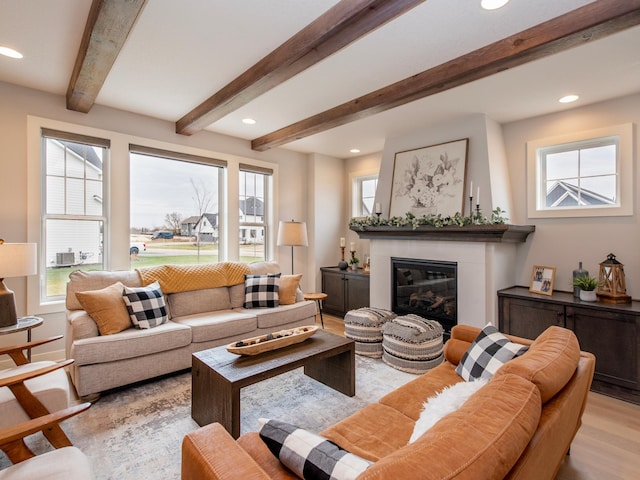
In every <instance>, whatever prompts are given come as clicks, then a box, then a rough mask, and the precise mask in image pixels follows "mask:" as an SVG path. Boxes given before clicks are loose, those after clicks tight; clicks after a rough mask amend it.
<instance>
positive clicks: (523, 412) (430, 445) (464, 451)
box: [341, 374, 541, 480]
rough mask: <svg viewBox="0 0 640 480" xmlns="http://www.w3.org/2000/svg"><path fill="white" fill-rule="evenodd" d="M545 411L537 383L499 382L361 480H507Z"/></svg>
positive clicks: (508, 378)
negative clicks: (391, 477) (453, 479)
mask: <svg viewBox="0 0 640 480" xmlns="http://www.w3.org/2000/svg"><path fill="white" fill-rule="evenodd" d="M427 375H430V374H427ZM400 390H402V388H401V389H400ZM540 411H541V403H540V393H539V392H538V389H537V388H536V387H535V385H533V384H532V383H531V382H528V381H527V380H524V379H523V378H521V377H518V376H516V375H504V376H502V377H501V378H499V379H497V378H494V379H493V380H491V381H490V382H488V383H487V385H486V386H485V387H484V388H481V389H480V390H479V391H478V392H476V393H475V394H474V395H472V396H471V397H470V398H469V400H467V402H465V404H464V405H463V406H462V407H460V409H459V410H458V411H456V412H453V413H451V414H449V415H447V416H446V417H444V418H443V419H442V420H440V421H439V422H438V423H436V424H435V425H434V426H433V427H432V428H431V429H430V430H428V431H427V432H426V433H425V434H424V435H422V437H420V438H419V439H418V440H416V441H415V442H414V443H412V444H410V445H406V446H405V447H404V448H402V449H399V450H397V451H395V452H392V453H391V454H389V455H387V456H385V457H384V458H382V459H380V460H379V461H378V462H376V463H375V464H373V465H372V466H371V467H370V468H369V469H367V470H366V471H365V472H364V473H362V475H360V477H358V480H373V479H376V480H377V479H379V480H388V479H389V478H390V477H389V472H393V478H420V479H426V480H429V479H443V478H460V479H463V478H464V479H476V478H482V479H485V480H493V479H495V480H498V479H503V478H504V477H505V476H506V475H507V474H508V472H509V470H510V469H511V468H512V467H513V465H514V464H515V463H516V461H517V460H518V458H520V455H521V454H522V451H523V450H524V449H525V448H526V446H527V444H528V443H529V441H530V440H531V437H532V436H533V434H534V432H535V430H536V428H537V426H538V422H539V420H540ZM383 430H384V428H383ZM341 446H342V447H344V445H341Z"/></svg>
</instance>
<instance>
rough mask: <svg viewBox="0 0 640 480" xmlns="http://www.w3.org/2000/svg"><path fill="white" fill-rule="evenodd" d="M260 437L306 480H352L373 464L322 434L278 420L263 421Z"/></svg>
mask: <svg viewBox="0 0 640 480" xmlns="http://www.w3.org/2000/svg"><path fill="white" fill-rule="evenodd" d="M259 422H260V430H259V433H260V438H261V439H262V441H263V442H264V443H265V444H266V445H267V447H268V448H269V450H270V451H271V453H273V454H274V455H275V456H276V457H278V459H280V462H281V463H282V464H283V465H284V466H285V467H287V468H288V469H289V470H291V471H292V472H293V473H295V474H296V475H297V476H298V477H300V478H303V479H305V480H311V479H318V480H328V479H331V480H351V479H354V478H356V477H357V476H358V475H360V474H361V473H362V472H364V471H365V470H366V469H367V468H369V467H370V466H371V462H369V461H368V460H365V459H363V458H360V457H358V456H357V455H354V454H352V453H349V452H347V451H346V450H343V449H341V448H340V447H338V446H337V445H336V444H335V443H333V442H330V441H329V440H327V439H326V438H324V437H321V436H320V435H316V434H315V433H311V432H308V431H306V430H303V429H301V428H298V427H296V426H294V425H291V424H288V423H286V422H281V421H278V420H267V419H264V418H261V419H260V420H259Z"/></svg>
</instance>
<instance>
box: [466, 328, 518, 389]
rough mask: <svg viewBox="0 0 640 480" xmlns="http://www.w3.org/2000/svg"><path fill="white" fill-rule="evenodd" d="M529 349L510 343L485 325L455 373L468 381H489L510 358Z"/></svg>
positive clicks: (496, 331)
mask: <svg viewBox="0 0 640 480" xmlns="http://www.w3.org/2000/svg"><path fill="white" fill-rule="evenodd" d="M528 348H529V347H527V346H526V345H520V344H518V343H514V342H512V341H510V340H509V339H508V338H507V337H505V336H504V335H503V334H502V333H500V332H499V331H498V329H497V328H496V327H494V326H493V325H491V324H488V325H485V326H484V328H483V329H482V330H480V333H479V334H478V337H477V338H476V339H475V341H474V342H473V343H472V344H471V346H470V347H469V349H468V350H467V351H466V353H465V354H464V355H463V356H462V360H461V361H460V363H459V364H458V366H457V367H456V373H457V374H458V375H460V376H461V377H462V378H463V379H465V380H467V381H469V380H473V379H476V378H485V379H489V378H491V377H492V376H493V374H494V373H496V372H497V371H498V369H499V368H500V367H501V366H502V365H504V364H505V363H507V362H508V361H509V360H511V359H512V358H515V357H517V356H519V355H522V354H523V353H524V352H526V351H527V349H528Z"/></svg>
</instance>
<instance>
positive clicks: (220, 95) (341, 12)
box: [176, 0, 425, 135]
mask: <svg viewBox="0 0 640 480" xmlns="http://www.w3.org/2000/svg"><path fill="white" fill-rule="evenodd" d="M424 1H425V0H394V1H392V2H390V1H388V0H342V1H341V2H339V3H337V4H336V5H335V6H333V7H332V8H330V9H329V10H327V11H326V12H325V13H324V14H323V15H321V16H320V17H318V18H317V19H316V20H314V21H313V22H311V23H310V24H309V25H307V26H306V27H305V28H303V29H302V30H300V31H299V32H298V33H296V34H295V35H294V36H292V37H291V38H289V39H288V40H287V41H286V42H285V43H283V44H282V45H280V46H279V47H278V48H276V49H275V50H273V51H272V52H271V53H269V54H268V55H267V56H266V57H264V58H263V59H262V60H260V61H259V62H258V63H256V64H255V65H253V66H252V67H251V68H249V69H248V70H247V71H245V72H244V73H242V74H241V75H240V76H239V77H237V78H236V79H234V80H233V81H231V82H230V83H229V84H227V85H226V86H225V87H223V88H222V89H221V90H219V91H218V92H216V93H215V94H213V95H212V96H211V97H209V98H208V99H207V100H205V101H204V102H202V103H201V104H200V105H198V106H197V107H196V108H194V109H193V110H191V111H190V112H189V113H187V114H186V115H184V116H183V117H182V118H181V119H180V120H178V121H177V122H176V133H180V134H183V135H192V134H194V133H196V132H198V131H200V130H202V129H203V128H205V127H208V126H209V125H211V124H212V123H214V122H215V121H216V120H219V119H220V118H222V117H224V116H226V115H227V114H229V113H230V112H233V111H235V110H237V109H238V108H240V107H242V106H243V105H245V104H247V103H248V102H250V101H251V100H253V99H255V98H257V97H258V96H260V95H262V94H263V93H265V92H267V91H269V90H271V89H272V88H273V87H275V86H277V85H279V84H281V83H282V82H284V81H286V80H288V79H289V78H291V77H293V76H295V75H297V74H298V73H300V72H302V71H303V70H306V69H307V68H309V67H311V66H312V65H315V64H316V63H318V62H320V61H321V60H323V59H324V58H326V57H328V56H330V55H332V54H333V53H335V52H337V51H338V50H340V49H341V48H343V47H345V46H346V45H348V44H350V43H352V42H353V41H355V40H357V39H359V38H360V37H362V36H363V35H366V34H367V33H369V32H371V31H373V30H375V29H376V28H378V27H380V26H381V25H384V24H385V23H387V22H389V21H390V20H392V19H394V18H396V17H397V16H399V15H401V14H403V13H405V12H406V11H408V10H410V9H411V8H413V7H415V6H416V5H418V4H420V3H423V2H424Z"/></svg>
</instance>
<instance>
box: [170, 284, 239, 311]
mask: <svg viewBox="0 0 640 480" xmlns="http://www.w3.org/2000/svg"><path fill="white" fill-rule="evenodd" d="M167 307H168V308H169V313H170V315H171V318H173V317H184V316H186V315H193V314H196V313H203V312H214V311H216V310H228V309H230V308H231V301H230V300H229V288H228V287H218V288H206V289H204V290H190V291H188V292H179V293H171V294H169V295H167Z"/></svg>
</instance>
